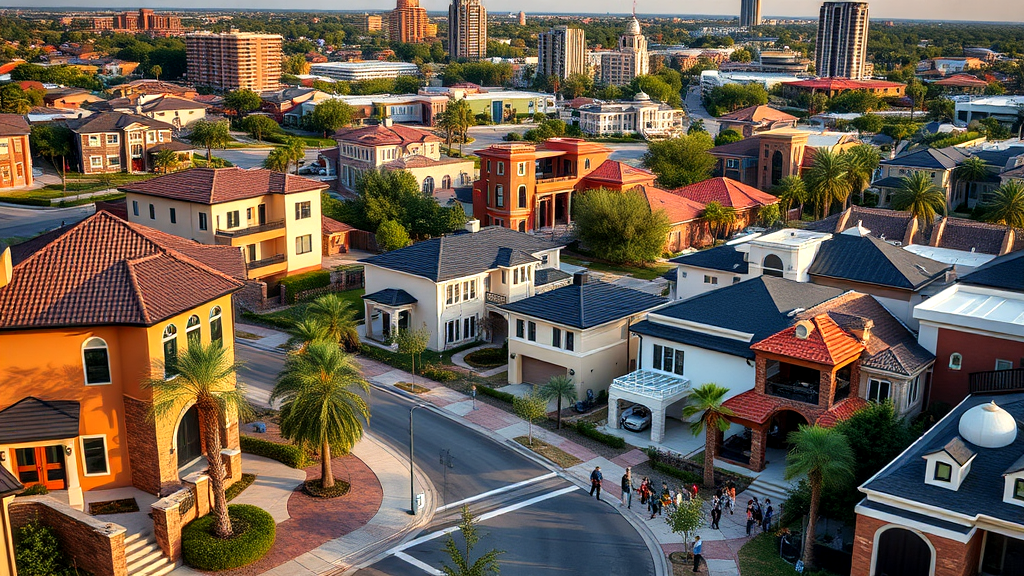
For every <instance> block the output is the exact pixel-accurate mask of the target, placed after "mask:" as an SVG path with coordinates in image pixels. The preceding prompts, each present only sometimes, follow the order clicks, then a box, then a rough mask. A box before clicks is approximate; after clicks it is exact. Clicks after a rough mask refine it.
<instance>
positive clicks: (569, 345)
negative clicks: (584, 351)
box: [565, 332, 576, 352]
mask: <svg viewBox="0 0 1024 576" xmlns="http://www.w3.org/2000/svg"><path fill="white" fill-rule="evenodd" d="M575 336H576V334H575V333H574V332H566V333H565V349H566V350H568V351H570V352H572V351H573V350H575V349H576V343H575V342H574V340H575Z"/></svg>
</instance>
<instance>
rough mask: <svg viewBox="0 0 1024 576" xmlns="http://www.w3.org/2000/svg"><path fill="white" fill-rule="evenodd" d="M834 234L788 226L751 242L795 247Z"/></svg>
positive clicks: (819, 240) (824, 238)
mask: <svg viewBox="0 0 1024 576" xmlns="http://www.w3.org/2000/svg"><path fill="white" fill-rule="evenodd" d="M831 237H832V235H831V234H829V233H827V232H814V231H812V230H797V229H795V228H787V229H785V230H779V231H777V232H772V233H771V234H765V235H764V236H760V237H758V238H755V239H753V240H751V244H771V245H775V246H780V245H781V246H791V247H794V248H797V247H800V246H805V245H807V244H813V243H815V242H821V241H822V240H828V239H829V238H831Z"/></svg>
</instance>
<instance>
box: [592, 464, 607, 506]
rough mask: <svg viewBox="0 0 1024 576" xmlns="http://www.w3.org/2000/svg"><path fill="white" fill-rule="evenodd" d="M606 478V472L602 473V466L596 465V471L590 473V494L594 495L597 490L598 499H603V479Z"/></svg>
mask: <svg viewBox="0 0 1024 576" xmlns="http://www.w3.org/2000/svg"><path fill="white" fill-rule="evenodd" d="M602 480H604V474H601V467H600V466H595V467H594V471H593V472H591V473H590V495H591V496H593V495H594V492H597V499H598V500H600V499H601V481H602Z"/></svg>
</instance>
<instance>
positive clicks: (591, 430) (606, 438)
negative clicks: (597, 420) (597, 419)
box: [575, 420, 626, 448]
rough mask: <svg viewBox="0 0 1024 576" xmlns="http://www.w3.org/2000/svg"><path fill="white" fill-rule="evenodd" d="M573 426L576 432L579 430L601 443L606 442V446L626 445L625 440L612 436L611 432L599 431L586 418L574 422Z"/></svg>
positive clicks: (623, 446)
mask: <svg viewBox="0 0 1024 576" xmlns="http://www.w3.org/2000/svg"><path fill="white" fill-rule="evenodd" d="M575 428H576V431H577V432H579V433H580V434H582V435H584V436H586V437H587V438H590V439H592V440H597V441H598V442H600V443H602V444H607V445H608V446H611V447H612V448H625V447H626V441H625V440H623V439H622V438H619V437H618V436H613V435H611V434H605V433H604V432H601V431H600V430H598V429H597V426H595V425H594V423H593V422H588V421H586V420H580V421H578V422H576V424H575Z"/></svg>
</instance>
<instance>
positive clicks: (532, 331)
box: [526, 322, 537, 342]
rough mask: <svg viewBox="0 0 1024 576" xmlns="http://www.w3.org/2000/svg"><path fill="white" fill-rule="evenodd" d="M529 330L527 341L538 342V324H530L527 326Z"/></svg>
mask: <svg viewBox="0 0 1024 576" xmlns="http://www.w3.org/2000/svg"><path fill="white" fill-rule="evenodd" d="M527 329H528V330H527V333H526V339H527V340H529V341H530V342H536V341H537V324H536V323H534V322H529V323H528V325H527Z"/></svg>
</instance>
